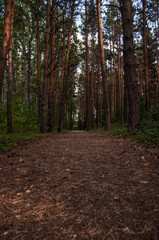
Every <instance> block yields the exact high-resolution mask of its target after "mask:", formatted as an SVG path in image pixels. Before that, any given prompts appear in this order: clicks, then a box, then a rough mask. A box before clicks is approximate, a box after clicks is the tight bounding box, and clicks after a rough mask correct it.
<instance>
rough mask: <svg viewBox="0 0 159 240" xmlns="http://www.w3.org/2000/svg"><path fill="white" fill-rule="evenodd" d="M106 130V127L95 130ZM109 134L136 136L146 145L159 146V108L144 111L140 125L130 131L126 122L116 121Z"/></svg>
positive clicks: (135, 137) (136, 138)
mask: <svg viewBox="0 0 159 240" xmlns="http://www.w3.org/2000/svg"><path fill="white" fill-rule="evenodd" d="M95 131H97V132H105V131H104V128H101V129H98V130H95ZM106 133H107V134H116V135H119V136H120V137H123V138H124V137H127V138H134V139H135V140H137V141H139V142H142V143H144V144H146V145H151V144H153V145H156V146H157V147H159V109H156V108H155V109H152V110H151V111H150V112H149V113H145V112H144V113H142V114H141V120H140V123H139V125H138V127H137V128H136V129H135V130H134V131H132V132H129V131H128V129H127V127H126V126H125V125H124V124H120V123H114V124H112V125H111V130H110V131H108V132H106Z"/></svg>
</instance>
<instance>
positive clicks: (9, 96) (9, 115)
mask: <svg viewBox="0 0 159 240" xmlns="http://www.w3.org/2000/svg"><path fill="white" fill-rule="evenodd" d="M14 6H15V0H12V13H11V27H10V40H9V54H8V55H9V58H8V61H9V74H8V93H7V131H8V133H12V132H13V129H12V89H13V66H12V65H13V63H12V61H13V60H12V47H13V43H12V42H13V24H14Z"/></svg>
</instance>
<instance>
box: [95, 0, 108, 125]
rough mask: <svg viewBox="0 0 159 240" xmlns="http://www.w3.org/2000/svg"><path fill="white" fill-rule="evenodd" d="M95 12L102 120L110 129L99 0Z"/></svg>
mask: <svg viewBox="0 0 159 240" xmlns="http://www.w3.org/2000/svg"><path fill="white" fill-rule="evenodd" d="M97 13H98V37H99V41H100V56H101V70H102V82H103V98H104V120H105V129H106V130H109V129H110V110H109V100H108V84H107V80H106V67H105V57H104V47H103V33H102V21H101V5H100V0H97Z"/></svg>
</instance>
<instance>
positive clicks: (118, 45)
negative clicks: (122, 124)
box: [117, 26, 122, 121]
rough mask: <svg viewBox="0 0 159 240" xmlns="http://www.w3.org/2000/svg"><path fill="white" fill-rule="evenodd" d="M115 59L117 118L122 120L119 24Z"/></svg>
mask: <svg viewBox="0 0 159 240" xmlns="http://www.w3.org/2000/svg"><path fill="white" fill-rule="evenodd" d="M117 38H118V39H117V52H118V53H117V59H118V107H119V120H120V121H122V81H121V40H120V39H121V29H120V26H119V30H118V35H117Z"/></svg>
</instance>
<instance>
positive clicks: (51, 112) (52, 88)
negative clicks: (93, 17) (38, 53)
mask: <svg viewBox="0 0 159 240" xmlns="http://www.w3.org/2000/svg"><path fill="white" fill-rule="evenodd" d="M54 51H55V0H52V17H51V66H50V71H51V75H50V94H49V132H52V131H53V126H54V107H55V105H54V100H55V96H54V95H55V69H54V67H55V63H54V62H55V53H54Z"/></svg>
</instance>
